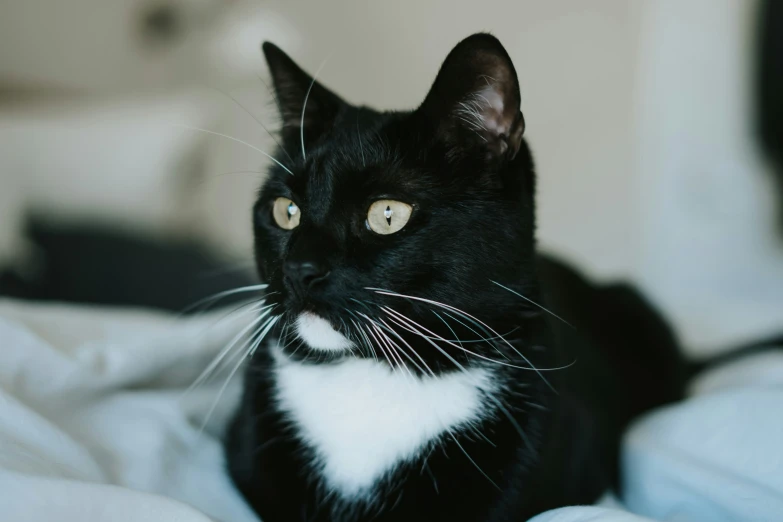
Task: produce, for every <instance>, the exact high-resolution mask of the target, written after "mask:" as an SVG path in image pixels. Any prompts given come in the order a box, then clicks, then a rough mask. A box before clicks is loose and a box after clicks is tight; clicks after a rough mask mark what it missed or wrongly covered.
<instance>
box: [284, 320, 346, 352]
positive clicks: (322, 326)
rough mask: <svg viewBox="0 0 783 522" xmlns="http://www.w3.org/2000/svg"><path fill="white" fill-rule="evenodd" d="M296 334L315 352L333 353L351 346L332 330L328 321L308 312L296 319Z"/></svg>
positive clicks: (341, 335)
mask: <svg viewBox="0 0 783 522" xmlns="http://www.w3.org/2000/svg"><path fill="white" fill-rule="evenodd" d="M296 334H297V335H298V336H299V338H300V339H301V340H303V341H304V342H305V343H306V344H307V345H308V346H309V347H310V348H313V349H315V350H323V351H325V352H335V351H341V350H348V349H349V348H351V347H352V346H353V343H351V341H350V340H349V339H348V338H347V337H345V336H344V335H343V334H341V333H340V332H338V331H337V330H335V329H334V328H332V325H331V324H329V321H327V320H325V319H322V318H320V317H318V316H317V315H315V314H312V313H310V312H304V313H303V314H301V315H300V316H299V317H298V318H297V319H296Z"/></svg>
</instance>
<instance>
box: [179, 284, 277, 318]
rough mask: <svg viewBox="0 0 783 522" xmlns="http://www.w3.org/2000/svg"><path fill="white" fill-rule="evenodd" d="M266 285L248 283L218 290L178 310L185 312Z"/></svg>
mask: <svg viewBox="0 0 783 522" xmlns="http://www.w3.org/2000/svg"><path fill="white" fill-rule="evenodd" d="M268 287H269V285H250V286H241V287H239V288H233V289H231V290H225V291H223V292H218V293H217V294H213V295H211V296H209V297H205V298H203V299H199V300H198V301H196V302H195V303H193V304H191V305H188V306H187V307H185V308H184V309H183V310H182V311H181V312H180V315H183V314H186V313H188V312H190V311H191V310H194V309H196V308H198V307H199V306H201V305H203V304H211V303H213V302H215V301H219V300H220V299H223V298H224V297H228V296H230V295H236V294H239V293H242V292H255V291H261V290H266V289H267V288H268ZM270 295H271V294H270Z"/></svg>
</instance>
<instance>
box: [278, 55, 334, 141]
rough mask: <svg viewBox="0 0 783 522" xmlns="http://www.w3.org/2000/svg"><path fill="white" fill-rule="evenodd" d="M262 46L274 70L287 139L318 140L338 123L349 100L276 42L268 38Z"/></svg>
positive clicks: (283, 132)
mask: <svg viewBox="0 0 783 522" xmlns="http://www.w3.org/2000/svg"><path fill="white" fill-rule="evenodd" d="M262 49H263V51H264V56H265V57H266V63H267V64H268V65H269V71H270V72H271V74H272V82H273V83H274V89H275V96H276V98H277V107H278V109H279V110H280V118H281V120H282V131H281V132H282V135H283V140H284V141H285V142H293V141H295V142H296V143H299V142H300V141H304V142H305V143H313V142H315V141H317V140H318V138H319V137H321V135H322V134H323V133H324V132H326V131H327V130H329V129H330V128H331V127H332V126H333V125H334V121H335V118H336V117H337V115H338V113H339V112H340V109H341V108H342V106H344V105H345V102H343V101H342V100H341V99H340V97H339V96H337V95H336V94H334V93H333V92H331V91H330V90H329V89H327V88H326V87H324V86H323V85H321V84H320V83H318V82H317V81H316V80H315V79H314V78H313V77H311V76H310V75H309V74H307V73H306V72H304V71H303V70H302V69H301V68H300V67H299V66H298V65H297V64H296V63H294V61H293V60H292V59H291V58H290V57H289V56H288V55H287V54H286V53H284V52H283V51H282V50H281V49H280V48H279V47H277V46H276V45H274V44H273V43H270V42H264V44H263V46H262ZM302 127H304V129H302Z"/></svg>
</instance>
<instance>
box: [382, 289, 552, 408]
mask: <svg viewBox="0 0 783 522" xmlns="http://www.w3.org/2000/svg"><path fill="white" fill-rule="evenodd" d="M367 290H372V291H374V292H376V293H378V294H381V295H388V296H391V297H401V298H404V299H411V300H414V301H420V302H424V303H428V304H432V305H435V306H438V307H441V308H445V309H447V310H451V311H453V312H455V313H457V314H459V315H464V316H466V317H470V318H471V319H473V320H475V321H478V322H479V323H480V324H481V325H482V326H483V327H484V328H487V329H488V330H489V331H490V332H492V333H493V334H494V335H499V334H498V333H497V332H496V331H495V330H493V329H492V328H491V327H490V326H489V325H487V324H486V323H484V322H483V321H481V320H479V319H477V318H475V317H473V316H472V315H470V314H468V313H466V312H463V311H462V310H460V309H458V308H455V307H453V306H449V305H447V304H444V303H439V302H438V301H433V300H432V299H425V298H423V297H415V296H410V295H404V294H398V293H396V292H391V291H389V290H384V289H382V288H367ZM503 341H504V342H505V344H507V345H508V346H509V347H510V348H511V349H512V350H514V352H515V353H516V354H517V355H519V357H521V358H522V360H523V361H525V362H526V363H527V364H528V365H529V366H530V368H532V369H533V370H534V371H535V372H536V373H538V375H539V377H540V378H541V380H542V381H544V383H545V384H546V385H547V387H549V389H551V390H552V391H553V392H555V393H557V390H555V389H554V388H553V387H552V385H551V384H550V383H549V381H548V380H547V378H546V377H544V374H543V373H541V371H540V370H539V369H537V368H536V367H535V365H533V364H532V363H531V362H530V360H529V359H528V358H527V357H525V356H524V355H523V354H522V353H521V352H520V351H519V350H517V348H516V347H515V346H514V345H512V344H511V343H510V342H508V340H506V339H503Z"/></svg>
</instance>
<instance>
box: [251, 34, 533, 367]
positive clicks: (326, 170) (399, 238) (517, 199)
mask: <svg viewBox="0 0 783 522" xmlns="http://www.w3.org/2000/svg"><path fill="white" fill-rule="evenodd" d="M263 49H264V54H265V55H266V59H267V62H268V64H269V67H270V69H271V72H272V78H273V81H274V88H275V91H276V96H277V102H278V107H279V110H280V115H281V119H282V132H281V138H282V139H281V141H280V150H278V151H277V154H275V157H276V158H277V159H278V160H279V161H280V163H281V164H282V165H279V164H277V165H273V166H272V168H271V170H270V173H269V176H268V178H267V180H266V182H265V183H264V185H263V187H262V189H261V192H260V195H259V198H258V202H257V203H256V205H255V209H254V215H255V223H254V226H255V239H256V247H255V248H256V258H257V264H258V269H259V273H260V275H261V278H262V279H263V280H264V281H266V282H267V283H268V284H269V289H268V291H269V293H270V296H269V300H270V301H271V302H272V303H276V304H277V305H278V306H277V307H276V308H275V313H279V314H283V316H284V318H283V319H284V321H285V323H287V324H288V325H289V326H290V328H287V329H286V332H287V334H288V337H289V338H290V339H289V343H286V344H288V345H289V347H288V348H287V350H288V351H289V352H290V353H294V352H296V353H297V354H299V355H298V356H302V355H304V356H306V357H308V358H315V359H320V360H322V359H330V358H332V357H335V356H338V357H342V356H345V355H348V354H349V353H352V354H354V355H356V356H360V357H373V356H376V355H377V356H378V357H379V358H382V357H381V354H380V353H379V352H378V348H380V349H381V350H384V352H387V351H388V352H389V353H388V355H387V354H386V353H384V355H386V357H387V358H388V359H389V360H391V361H392V362H393V361H394V360H397V358H399V362H401V363H406V365H409V366H411V364H410V363H409V360H411V361H421V360H422V359H423V360H424V361H426V362H428V365H429V366H430V367H435V368H446V367H453V364H451V362H450V361H449V358H454V357H456V356H458V357H459V360H463V359H464V358H465V357H464V353H461V352H460V350H459V348H458V345H457V344H456V343H455V342H454V341H455V340H456V339H457V338H459V339H461V340H463V341H466V340H468V339H470V340H477V339H479V338H481V337H484V338H487V337H494V336H495V335H499V334H505V333H507V331H503V332H498V331H497V329H501V328H505V329H508V327H509V325H513V324H515V323H514V321H515V318H518V317H519V314H520V313H521V311H522V307H523V306H524V301H522V300H520V299H519V298H517V297H515V296H514V295H513V294H511V293H510V292H509V291H507V290H506V289H503V288H501V287H500V286H499V285H498V284H497V283H499V284H502V285H504V286H508V287H510V288H513V289H516V290H517V291H519V290H531V289H533V288H534V286H535V282H534V278H533V276H532V274H533V268H532V267H533V258H534V228H535V223H534V194H533V192H534V176H533V166H532V160H531V157H530V152H529V149H528V147H527V145H526V143H525V141H524V140H523V139H522V134H523V132H524V130H525V123H524V118H523V117H522V113H521V112H520V94H519V84H518V80H517V75H516V71H515V70H514V66H513V65H512V63H511V59H510V58H509V56H508V54H507V53H506V51H505V49H504V48H503V46H502V45H501V44H500V42H499V41H498V40H497V39H496V38H495V37H493V36H490V35H488V34H476V35H473V36H471V37H469V38H467V39H465V40H463V41H462V42H460V43H459V44H458V45H457V46H456V47H455V48H454V49H453V50H452V51H451V53H450V54H449V55H448V57H447V58H446V60H445V62H444V63H443V65H442V67H441V69H440V72H439V73H438V75H437V78H436V79H435V82H434V84H433V86H432V88H431V89H430V92H429V93H428V94H427V96H426V97H425V99H424V101H423V102H422V104H421V105H420V106H419V107H418V108H417V109H416V110H413V111H409V112H377V111H374V110H372V109H369V108H366V107H357V106H354V105H351V104H349V103H348V102H346V101H344V100H342V99H341V98H340V97H339V96H337V95H336V94H334V93H333V92H331V91H330V90H328V89H327V88H326V87H324V86H323V85H322V84H320V83H319V82H318V81H316V80H314V79H313V78H312V77H311V76H309V75H308V74H307V73H305V72H304V71H303V70H302V69H300V68H299V67H298V66H297V65H296V64H295V63H294V62H293V61H292V60H291V59H290V58H289V57H288V56H287V55H286V54H284V53H283V52H282V51H281V50H280V49H278V48H277V47H275V46H274V45H272V44H269V43H266V44H264V47H263ZM433 343H435V344H437V345H438V346H437V347H436V346H435V344H433ZM476 345H477V346H478V343H477V344H476ZM395 346H396V347H395ZM460 346H463V345H460ZM373 347H374V348H375V350H376V351H375V353H373V351H372V350H373ZM399 350H401V351H403V352H405V353H397V354H396V355H395V354H394V353H393V352H398V351H399ZM412 352H417V353H412ZM406 358H407V359H406Z"/></svg>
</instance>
